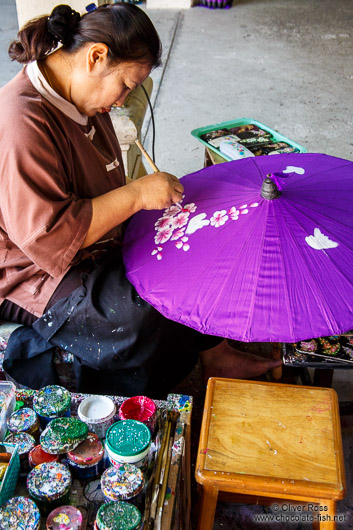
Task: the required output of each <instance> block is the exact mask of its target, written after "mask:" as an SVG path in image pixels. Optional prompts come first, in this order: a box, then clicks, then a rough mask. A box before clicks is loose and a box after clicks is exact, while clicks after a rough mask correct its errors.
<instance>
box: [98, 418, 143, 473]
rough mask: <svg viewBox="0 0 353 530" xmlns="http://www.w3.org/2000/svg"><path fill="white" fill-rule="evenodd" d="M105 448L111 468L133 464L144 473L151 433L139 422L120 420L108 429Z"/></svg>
mask: <svg viewBox="0 0 353 530" xmlns="http://www.w3.org/2000/svg"><path fill="white" fill-rule="evenodd" d="M105 447H106V450H107V453H108V456H109V460H110V461H111V463H112V464H113V466H117V465H119V464H135V466H137V467H139V468H141V469H142V470H143V471H145V470H146V469H147V467H148V457H149V451H150V447H151V432H150V430H149V428H148V427H147V426H146V425H145V424H144V423H142V422H140V421H137V420H121V421H118V422H116V423H114V424H113V425H112V426H111V427H110V428H109V430H108V432H107V436H106V445H105Z"/></svg>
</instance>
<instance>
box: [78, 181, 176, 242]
mask: <svg viewBox="0 0 353 530" xmlns="http://www.w3.org/2000/svg"><path fill="white" fill-rule="evenodd" d="M183 191H184V187H183V185H182V184H180V182H179V180H178V179H177V177H175V176H174V175H171V174H170V173H164V172H161V171H158V172H157V173H152V174H151V175H146V176H145V177H141V178H139V179H137V180H133V181H132V182H130V183H129V184H126V185H125V186H121V188H116V189H114V190H112V191H109V192H108V193H105V194H103V195H100V196H98V197H94V198H93V199H92V219H91V224H90V227H89V229H88V232H87V234H86V238H85V240H84V241H83V243H82V245H81V248H86V247H88V246H90V245H92V244H93V243H95V242H96V241H98V240H99V239H100V238H101V237H102V236H103V235H105V234H107V233H108V232H109V230H112V229H113V228H115V227H116V226H118V225H119V224H120V223H122V222H124V221H125V220H126V219H128V218H129V217H130V216H131V215H133V214H134V213H136V212H138V211H139V210H162V209H163V208H168V207H169V206H171V205H172V204H174V203H176V202H179V201H180V200H181V199H182V193H183Z"/></svg>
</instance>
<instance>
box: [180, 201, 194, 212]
mask: <svg viewBox="0 0 353 530" xmlns="http://www.w3.org/2000/svg"><path fill="white" fill-rule="evenodd" d="M183 210H187V211H188V212H190V213H194V212H196V210H197V206H196V204H195V203H194V202H190V204H185V206H183Z"/></svg>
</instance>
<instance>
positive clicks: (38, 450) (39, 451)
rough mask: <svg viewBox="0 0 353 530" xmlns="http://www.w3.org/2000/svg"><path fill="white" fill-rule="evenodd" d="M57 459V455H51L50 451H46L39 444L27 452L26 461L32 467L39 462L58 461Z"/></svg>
mask: <svg viewBox="0 0 353 530" xmlns="http://www.w3.org/2000/svg"><path fill="white" fill-rule="evenodd" d="M59 459H60V457H59V455H54V454H53V455H51V454H50V453H47V452H46V451H44V449H43V447H42V446H41V445H39V444H38V445H36V446H35V447H33V449H31V450H30V452H29V454H28V462H29V465H30V467H31V468H32V469H33V468H34V467H36V466H39V464H44V463H49V462H59Z"/></svg>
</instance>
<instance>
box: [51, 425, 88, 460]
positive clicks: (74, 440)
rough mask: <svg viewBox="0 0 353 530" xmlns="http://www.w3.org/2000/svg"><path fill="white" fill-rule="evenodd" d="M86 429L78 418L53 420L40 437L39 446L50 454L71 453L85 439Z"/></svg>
mask: <svg viewBox="0 0 353 530" xmlns="http://www.w3.org/2000/svg"><path fill="white" fill-rule="evenodd" d="M87 434H88V427H87V425H86V424H85V423H83V421H81V420H79V419H78V418H55V419H54V420H52V421H51V422H50V423H49V424H48V425H47V427H46V428H45V430H44V431H43V432H42V434H41V435H40V445H41V446H42V447H43V449H44V451H46V452H47V453H50V454H59V455H60V454H63V453H67V452H69V451H72V450H73V449H75V447H77V446H78V445H79V444H80V443H81V442H83V440H85V439H86V438H87Z"/></svg>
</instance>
